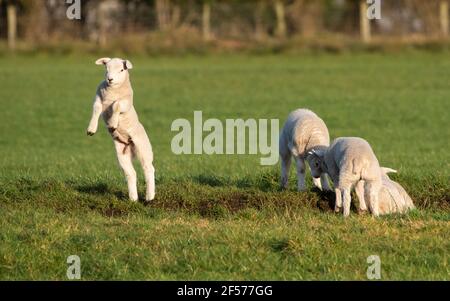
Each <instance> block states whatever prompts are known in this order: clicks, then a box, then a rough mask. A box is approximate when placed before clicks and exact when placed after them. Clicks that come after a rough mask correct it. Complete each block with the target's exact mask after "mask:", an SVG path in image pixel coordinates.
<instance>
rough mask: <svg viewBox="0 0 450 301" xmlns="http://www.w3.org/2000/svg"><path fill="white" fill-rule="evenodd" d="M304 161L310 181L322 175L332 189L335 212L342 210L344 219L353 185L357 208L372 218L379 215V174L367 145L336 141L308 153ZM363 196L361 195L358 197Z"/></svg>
mask: <svg viewBox="0 0 450 301" xmlns="http://www.w3.org/2000/svg"><path fill="white" fill-rule="evenodd" d="M307 161H308V163H309V165H310V166H311V174H312V175H313V177H316V178H317V177H319V176H320V175H321V174H322V173H324V172H326V173H328V175H329V176H330V177H331V180H332V181H333V183H334V186H335V193H336V205H335V211H336V212H339V211H340V209H341V208H342V206H343V207H344V216H345V217H347V216H349V214H350V203H351V196H350V193H351V190H352V188H353V187H354V186H355V185H356V186H357V189H356V192H357V195H358V199H359V206H360V209H361V210H365V209H366V204H365V201H364V199H367V201H368V204H369V209H370V211H371V213H372V214H373V215H374V216H378V215H379V214H380V212H379V203H378V198H379V190H380V189H381V186H382V178H381V176H382V173H381V168H380V165H379V163H378V159H377V157H376V156H375V154H374V153H373V151H372V148H371V147H370V145H369V143H367V141H365V140H364V139H362V138H356V137H350V138H347V137H346V138H337V139H335V140H334V141H333V143H332V144H331V146H330V147H329V148H328V149H313V150H311V151H309V152H308V156H307ZM362 194H363V195H362Z"/></svg>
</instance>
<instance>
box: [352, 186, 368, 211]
mask: <svg viewBox="0 0 450 301" xmlns="http://www.w3.org/2000/svg"><path fill="white" fill-rule="evenodd" d="M355 192H356V196H357V197H358V200H359V213H363V212H365V211H367V206H366V199H365V197H364V181H362V180H361V181H359V182H358V183H357V184H356V186H355Z"/></svg>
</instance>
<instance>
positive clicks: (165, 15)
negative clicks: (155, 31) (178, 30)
mask: <svg viewBox="0 0 450 301" xmlns="http://www.w3.org/2000/svg"><path fill="white" fill-rule="evenodd" d="M155 10H156V18H157V21H158V28H159V29H160V30H163V31H165V30H167V29H169V27H170V0H156V1H155Z"/></svg>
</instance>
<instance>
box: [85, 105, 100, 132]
mask: <svg viewBox="0 0 450 301" xmlns="http://www.w3.org/2000/svg"><path fill="white" fill-rule="evenodd" d="M101 114H102V103H101V100H100V98H99V97H96V98H95V100H94V106H93V109H92V117H91V121H90V122H89V126H88V128H87V131H86V132H87V134H88V135H89V136H92V135H94V134H95V133H96V132H97V128H98V119H99V118H100V115H101Z"/></svg>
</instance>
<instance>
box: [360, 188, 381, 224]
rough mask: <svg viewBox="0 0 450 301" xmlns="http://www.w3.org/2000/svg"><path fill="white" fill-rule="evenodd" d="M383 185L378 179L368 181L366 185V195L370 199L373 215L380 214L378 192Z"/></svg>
mask: <svg viewBox="0 0 450 301" xmlns="http://www.w3.org/2000/svg"><path fill="white" fill-rule="evenodd" d="M381 185H382V184H381V181H378V180H371V181H366V182H365V185H364V190H365V196H366V198H367V199H368V203H369V208H370V211H371V212H372V214H373V216H379V215H380V208H379V204H378V194H379V192H380V189H381Z"/></svg>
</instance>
